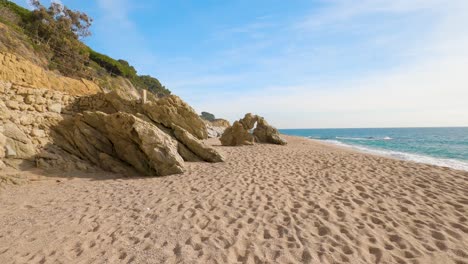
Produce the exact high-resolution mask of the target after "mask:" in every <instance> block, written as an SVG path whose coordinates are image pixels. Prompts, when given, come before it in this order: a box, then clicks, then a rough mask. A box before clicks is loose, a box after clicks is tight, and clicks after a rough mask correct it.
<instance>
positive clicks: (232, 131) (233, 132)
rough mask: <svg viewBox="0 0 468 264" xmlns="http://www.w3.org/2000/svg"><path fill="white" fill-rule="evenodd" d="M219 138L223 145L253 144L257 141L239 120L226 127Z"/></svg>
mask: <svg viewBox="0 0 468 264" xmlns="http://www.w3.org/2000/svg"><path fill="white" fill-rule="evenodd" d="M219 140H220V141H221V144H222V145H223V146H241V145H253V144H254V142H255V138H254V137H253V135H252V134H250V133H249V130H247V129H246V128H245V127H244V125H242V123H241V122H239V121H235V122H234V124H232V126H230V127H228V128H226V130H225V131H224V133H223V135H222V136H221V138H220V139H219Z"/></svg>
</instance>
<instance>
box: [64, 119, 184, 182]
mask: <svg viewBox="0 0 468 264" xmlns="http://www.w3.org/2000/svg"><path fill="white" fill-rule="evenodd" d="M70 123H71V124H70ZM57 131H58V132H59V134H60V135H61V136H62V137H63V139H64V140H58V141H57V144H59V145H60V146H61V147H63V148H64V149H67V150H69V151H71V152H72V153H73V154H75V155H78V156H80V157H81V158H83V159H86V160H88V161H91V162H92V163H94V164H96V165H98V166H101V167H102V168H104V169H107V170H112V168H113V167H115V166H116V164H119V162H120V166H119V168H118V169H116V170H114V171H118V172H125V171H128V168H129V167H133V168H134V169H135V170H137V171H138V172H139V173H141V174H144V175H148V176H151V175H159V176H163V175H169V174H177V173H182V172H183V162H184V161H183V159H182V157H181V156H180V155H179V153H178V151H177V142H176V141H175V140H173V139H172V138H171V137H170V136H169V135H167V134H166V133H164V132H163V131H161V130H160V129H159V128H158V127H157V126H155V125H153V124H150V123H148V122H146V121H143V120H141V119H139V118H137V117H135V116H134V115H131V114H128V113H123V112H119V113H115V114H105V113H102V112H85V113H83V115H78V116H77V117H76V118H75V119H74V120H72V121H68V123H67V122H65V123H64V124H63V125H62V126H59V127H58V130H57ZM91 135H93V136H91ZM102 163H104V164H102Z"/></svg>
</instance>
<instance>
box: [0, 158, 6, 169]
mask: <svg viewBox="0 0 468 264" xmlns="http://www.w3.org/2000/svg"><path fill="white" fill-rule="evenodd" d="M5 168H6V165H5V163H4V162H3V161H2V160H0V170H3V169H5Z"/></svg>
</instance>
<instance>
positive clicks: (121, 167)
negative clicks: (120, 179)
mask: <svg viewBox="0 0 468 264" xmlns="http://www.w3.org/2000/svg"><path fill="white" fill-rule="evenodd" d="M99 160H100V165H101V168H102V169H104V170H106V171H112V172H115V173H120V174H123V175H126V176H129V175H135V174H136V172H135V170H134V169H133V168H132V167H130V166H127V165H125V164H124V163H122V162H121V161H120V160H118V159H115V158H113V157H112V156H110V155H107V154H106V153H99Z"/></svg>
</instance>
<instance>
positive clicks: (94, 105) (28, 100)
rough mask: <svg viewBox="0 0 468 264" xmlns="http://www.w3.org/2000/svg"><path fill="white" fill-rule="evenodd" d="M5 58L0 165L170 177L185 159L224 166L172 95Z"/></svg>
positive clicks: (0, 69) (0, 73) (201, 127)
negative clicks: (103, 84)
mask: <svg viewBox="0 0 468 264" xmlns="http://www.w3.org/2000/svg"><path fill="white" fill-rule="evenodd" d="M1 55H2V56H0V61H1V65H0V168H2V167H5V166H10V167H16V168H21V167H22V166H24V164H35V165H36V166H39V167H42V168H46V169H60V170H64V169H66V170H74V169H79V170H88V171H94V170H100V169H102V170H107V171H113V172H118V173H123V174H125V175H148V176H157V175H168V174H176V173H181V172H183V171H184V163H185V162H186V161H207V162H220V161H223V157H222V156H221V155H220V154H219V153H218V152H217V151H216V150H214V149H212V148H211V147H209V146H207V145H205V144H204V143H203V142H202V140H203V139H205V138H207V136H208V132H207V128H206V125H205V123H204V122H203V121H202V120H201V119H200V117H199V116H198V115H197V114H196V113H195V111H194V110H193V109H192V108H191V107H190V106H189V105H188V104H186V103H185V102H183V101H182V100H181V99H180V98H179V97H177V96H175V95H171V96H167V97H163V98H157V97H155V96H151V95H149V96H148V99H147V100H146V101H145V102H143V101H142V100H141V99H140V98H139V95H138V94H135V93H134V91H130V92H128V91H126V90H125V89H117V90H115V91H112V92H108V93H104V92H100V91H101V90H102V89H101V88H100V87H99V86H98V85H96V84H94V83H92V82H90V81H85V80H75V79H71V78H66V77H62V76H59V75H55V74H54V73H53V72H49V71H46V70H43V69H42V68H40V67H38V66H35V65H34V64H33V63H31V62H29V61H27V60H25V59H22V58H19V57H16V56H15V55H11V54H5V53H1Z"/></svg>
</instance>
